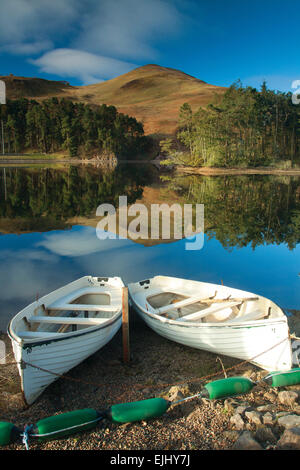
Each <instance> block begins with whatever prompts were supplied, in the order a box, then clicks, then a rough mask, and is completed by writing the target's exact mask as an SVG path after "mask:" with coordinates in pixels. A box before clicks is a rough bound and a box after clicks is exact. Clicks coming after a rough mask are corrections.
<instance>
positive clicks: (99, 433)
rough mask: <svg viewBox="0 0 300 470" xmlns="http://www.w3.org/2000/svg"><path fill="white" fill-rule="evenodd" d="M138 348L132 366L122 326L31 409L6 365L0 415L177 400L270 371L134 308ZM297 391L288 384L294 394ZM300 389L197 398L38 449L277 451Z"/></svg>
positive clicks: (24, 418)
mask: <svg viewBox="0 0 300 470" xmlns="http://www.w3.org/2000/svg"><path fill="white" fill-rule="evenodd" d="M2 339H5V341H6V343H7V354H9V356H8V358H7V362H9V361H12V360H13V355H12V354H11V355H10V353H11V347H10V341H9V340H8V338H7V336H6V335H3V336H2ZM130 353H131V361H130V363H129V364H125V363H124V362H123V360H122V332H121V331H120V332H119V333H118V334H117V335H116V336H115V338H114V339H113V340H112V341H111V342H110V343H109V344H108V345H106V346H105V347H104V348H103V349H102V350H100V351H98V352H97V353H96V354H94V355H93V356H91V357H90V358H88V359H87V360H86V361H84V362H83V363H82V364H80V365H79V366H77V367H76V368H75V369H73V370H71V371H70V372H69V373H68V374H67V378H64V379H63V378H62V379H59V380H57V381H56V382H55V383H53V384H52V385H50V386H49V387H48V388H47V389H46V391H45V392H44V393H43V394H42V395H41V396H40V397H39V398H38V399H37V401H36V402H35V403H34V404H33V405H31V406H30V407H26V406H25V405H24V402H23V399H22V394H21V393H20V384H19V376H18V373H17V370H16V366H15V365H9V366H0V387H1V389H0V391H1V395H0V397H1V398H0V416H1V417H0V420H1V421H9V422H12V423H14V424H15V425H16V426H18V427H19V428H21V429H23V427H24V426H25V425H26V424H32V423H35V422H36V421H38V420H39V419H42V418H45V417H48V416H52V415H55V414H58V413H64V412H67V411H72V410H76V409H82V408H95V409H97V410H103V409H107V408H109V407H110V406H111V405H113V404H117V403H125V402H131V401H137V400H143V399H147V398H152V397H157V396H160V397H164V398H168V399H170V400H171V401H176V400H178V399H180V398H183V397H187V396H190V395H193V394H195V393H197V392H199V391H200V390H201V388H202V386H203V384H205V383H206V382H207V381H211V380H216V379H220V378H224V372H223V368H225V369H228V368H229V369H230V368H231V369H230V370H229V371H228V376H237V375H244V376H247V377H249V378H251V379H252V380H259V379H260V378H261V377H262V376H264V375H266V372H265V371H261V370H260V369H258V368H256V367H255V366H252V365H250V364H242V365H239V364H240V363H241V361H239V360H235V359H231V358H228V357H223V356H216V355H215V354H210V353H206V352H203V351H198V350H195V349H191V348H188V347H185V346H181V345H179V344H176V343H173V342H170V341H168V340H166V339H164V338H162V337H160V336H159V335H157V334H155V333H154V332H152V331H151V330H150V329H149V328H148V327H147V326H146V325H145V324H144V323H143V322H142V321H141V320H140V319H139V318H138V317H137V316H136V314H135V313H134V312H132V311H131V312H130ZM210 374H216V375H215V376H213V377H212V378H211V379H207V380H206V381H204V382H201V380H199V379H200V378H201V377H204V376H208V375H210ZM290 389H291V387H286V390H288V391H289V392H288V393H291V392H290ZM298 389H299V386H298ZM298 389H297V386H294V387H293V393H295V394H296V395H294V398H293V399H291V397H290V398H289V399H287V400H286V401H284V400H283V399H280V393H281V392H280V391H279V390H276V389H272V390H270V389H269V387H268V386H267V385H266V384H264V383H261V384H259V385H257V386H256V387H254V389H253V390H252V391H251V392H250V393H248V394H247V395H243V396H238V397H234V398H228V399H226V400H224V399H223V400H213V401H210V400H206V399H202V398H195V399H192V400H189V401H186V402H183V403H182V404H178V405H174V406H171V407H170V408H169V410H168V411H167V413H166V414H165V415H163V416H162V417H159V418H155V419H151V420H148V421H141V422H136V423H130V424H123V425H120V424H116V423H112V422H110V421H108V420H106V419H104V420H102V421H100V423H99V424H98V425H97V427H95V428H94V429H92V430H90V431H87V432H82V433H78V434H74V435H72V436H70V437H69V438H64V439H59V440H53V441H46V442H37V441H36V440H33V439H32V440H30V449H32V450H110V451H111V450H118V451H120V450H136V451H137V450H139V451H145V450H160V451H168V450H186V451H189V450H224V449H232V448H239V442H240V445H242V448H245V449H246V448H248V447H247V446H249V445H250V447H251V446H253V445H254V448H255V446H256V445H257V448H261V449H263V448H277V447H278V442H279V440H280V439H281V438H282V435H283V433H284V432H285V425H278V417H279V416H278V413H279V415H280V413H281V414H282V415H283V416H286V415H288V416H290V415H292V416H299V419H300V406H299V404H298V402H299V395H300V392H299V390H298ZM289 400H290V401H289ZM251 412H252V414H251ZM247 413H248V414H247ZM255 413H256V415H255ZM268 413H269V415H270V419H269V422H268V420H267V418H268V416H267V418H266V416H265V415H266V414H268ZM237 415H238V416H237ZM255 416H256V418H255ZM280 416H281V415H280ZM239 418H240V419H239ZM262 429H264V431H265V432H264V433H263V431H262ZM259 430H260V431H259ZM258 431H259V433H258ZM268 431H270V432H269V433H268ZM257 433H258V434H257ZM270 433H271V435H270ZM247 437H248V440H247V439H246V438H247ZM245 439H246V441H245ZM241 441H242V443H241ZM243 442H244V444H243ZM253 442H254V444H253ZM299 445H300V444H299ZM243 446H244V447H243ZM2 449H9V450H19V449H24V445H23V444H10V445H9V446H6V447H2Z"/></svg>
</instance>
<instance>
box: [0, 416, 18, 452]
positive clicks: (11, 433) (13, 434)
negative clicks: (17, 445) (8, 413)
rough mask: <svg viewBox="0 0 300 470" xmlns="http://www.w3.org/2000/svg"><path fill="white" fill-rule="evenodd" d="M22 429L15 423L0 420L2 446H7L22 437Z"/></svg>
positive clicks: (0, 442) (0, 443)
mask: <svg viewBox="0 0 300 470" xmlns="http://www.w3.org/2000/svg"><path fill="white" fill-rule="evenodd" d="M20 436H21V431H20V429H18V428H17V427H16V426H15V425H14V424H12V423H8V422H6V421H0V446H6V445H8V444H11V443H12V442H16V441H18V440H19V439H20Z"/></svg>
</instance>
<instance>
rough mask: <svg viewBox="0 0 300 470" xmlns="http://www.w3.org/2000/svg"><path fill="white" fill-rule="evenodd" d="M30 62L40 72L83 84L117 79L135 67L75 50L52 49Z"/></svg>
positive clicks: (127, 63)
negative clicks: (77, 78)
mask: <svg viewBox="0 0 300 470" xmlns="http://www.w3.org/2000/svg"><path fill="white" fill-rule="evenodd" d="M30 62H31V63H32V64H34V65H37V66H38V67H39V69H40V71H41V72H45V73H50V74H55V75H60V76H61V77H79V78H80V79H81V80H82V82H83V83H84V84H90V83H96V82H99V81H102V80H103V79H107V78H113V77H117V76H118V75H121V74H123V73H126V72H129V70H132V69H133V68H135V67H136V65H135V64H131V63H129V62H123V61H121V60H117V59H112V58H110V57H104V56H99V55H96V54H91V53H89V52H85V51H80V50H76V49H54V50H53V51H50V52H46V53H45V54H44V55H43V56H41V57H39V58H38V59H35V60H33V59H31V60H30Z"/></svg>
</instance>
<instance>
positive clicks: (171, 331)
mask: <svg viewBox="0 0 300 470" xmlns="http://www.w3.org/2000/svg"><path fill="white" fill-rule="evenodd" d="M128 292H129V295H130V301H131V302H132V305H133V307H134V308H135V310H136V311H137V312H138V313H139V314H140V315H141V317H142V318H143V319H144V321H145V322H146V323H147V325H148V326H149V327H150V328H152V329H153V330H154V331H155V332H156V333H158V334H160V335H161V336H163V337H165V338H168V339H170V340H172V341H176V342H177V343H181V344H184V345H186V346H191V347H193V348H197V349H202V350H205V351H210V352H212V353H217V354H222V355H225V356H230V357H234V358H238V359H242V360H246V361H249V362H251V363H253V364H255V365H257V366H259V367H261V368H262V369H265V370H269V371H270V370H272V371H273V370H274V371H275V370H288V369H291V367H292V350H291V342H290V338H289V328H288V323H287V317H286V315H285V314H284V313H283V311H282V310H281V309H280V308H279V307H278V306H277V305H276V304H275V303H274V302H272V301H271V300H269V299H267V298H264V297H262V296H260V295H256V294H252V293H250V292H245V291H242V290H238V289H232V288H230V287H226V286H223V285H217V284H209V283H205V282H198V281H189V280H185V279H178V278H173V277H166V276H156V277H154V278H152V279H147V280H144V281H140V282H136V283H132V284H129V285H128Z"/></svg>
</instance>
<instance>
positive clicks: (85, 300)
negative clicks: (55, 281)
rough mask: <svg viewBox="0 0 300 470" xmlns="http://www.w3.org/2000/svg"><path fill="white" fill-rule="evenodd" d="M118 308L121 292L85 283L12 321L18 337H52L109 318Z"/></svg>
mask: <svg viewBox="0 0 300 470" xmlns="http://www.w3.org/2000/svg"><path fill="white" fill-rule="evenodd" d="M120 310H121V294H120V292H119V289H118V290H117V289H115V292H113V291H108V290H107V288H106V289H104V288H99V287H94V288H93V287H86V288H81V289H79V290H77V291H76V292H71V293H69V294H68V295H65V296H63V297H60V298H58V299H57V300H55V301H53V302H50V303H49V304H47V305H45V304H44V303H41V302H39V304H38V305H37V306H36V307H35V308H34V309H33V310H32V311H31V312H30V311H29V312H28V314H27V315H26V314H24V315H23V316H21V318H20V319H19V320H18V322H17V324H16V325H15V326H16V327H15V331H16V333H17V335H18V336H19V338H21V339H40V338H46V339H51V338H54V337H56V338H57V337H58V335H64V334H66V333H71V332H75V331H78V330H84V329H87V328H91V327H95V326H99V325H102V324H105V323H108V322H109V319H111V318H113V317H114V316H115V315H116V314H118V312H120Z"/></svg>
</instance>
